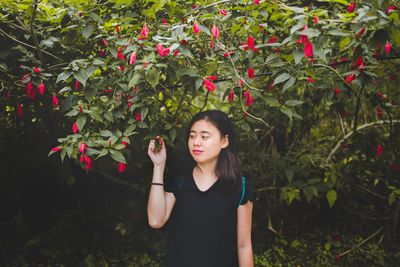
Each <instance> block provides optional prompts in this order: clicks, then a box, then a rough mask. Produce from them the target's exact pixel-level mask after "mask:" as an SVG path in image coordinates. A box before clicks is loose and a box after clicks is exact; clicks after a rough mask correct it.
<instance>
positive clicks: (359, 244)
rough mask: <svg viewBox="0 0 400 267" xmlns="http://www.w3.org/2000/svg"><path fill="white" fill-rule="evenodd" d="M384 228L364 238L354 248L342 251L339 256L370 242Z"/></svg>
mask: <svg viewBox="0 0 400 267" xmlns="http://www.w3.org/2000/svg"><path fill="white" fill-rule="evenodd" d="M382 230H383V227H381V228H379V229H378V231H376V232H375V233H373V234H372V235H371V236H369V237H368V238H366V239H364V240H363V241H362V242H360V243H358V244H357V245H355V246H353V247H352V248H350V249H348V250H346V251H345V252H342V253H340V254H339V255H338V256H339V257H343V256H344V255H346V254H348V253H350V252H351V251H352V250H353V249H356V248H359V247H360V246H362V245H363V244H365V243H366V242H368V241H369V240H370V239H372V238H373V237H375V236H376V235H377V234H379V232H381V231H382Z"/></svg>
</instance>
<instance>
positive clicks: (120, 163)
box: [118, 162, 126, 172]
mask: <svg viewBox="0 0 400 267" xmlns="http://www.w3.org/2000/svg"><path fill="white" fill-rule="evenodd" d="M125 169H126V164H125V163H123V162H119V163H118V172H124V171H125Z"/></svg>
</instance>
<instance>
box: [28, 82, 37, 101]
mask: <svg viewBox="0 0 400 267" xmlns="http://www.w3.org/2000/svg"><path fill="white" fill-rule="evenodd" d="M26 96H27V97H28V98H30V99H35V98H36V90H35V89H34V88H33V84H32V82H28V83H27V84H26Z"/></svg>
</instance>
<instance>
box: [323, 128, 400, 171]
mask: <svg viewBox="0 0 400 267" xmlns="http://www.w3.org/2000/svg"><path fill="white" fill-rule="evenodd" d="M384 123H390V121H374V122H371V123H367V124H364V125H361V126H360V127H357V131H360V130H362V129H364V128H368V127H371V126H374V125H375V124H384ZM392 123H400V120H395V121H392ZM357 131H352V132H349V133H347V134H346V135H345V136H343V138H342V139H340V141H339V142H337V144H336V145H335V147H334V148H333V149H332V150H331V152H330V153H329V155H328V157H327V158H326V160H325V162H327V163H328V162H329V161H330V160H331V158H332V156H333V155H334V154H335V153H336V151H337V150H338V149H339V147H340V145H341V144H342V143H343V142H344V140H346V139H347V138H349V137H350V136H352V135H353V134H354V133H356V132H357Z"/></svg>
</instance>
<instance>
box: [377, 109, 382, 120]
mask: <svg viewBox="0 0 400 267" xmlns="http://www.w3.org/2000/svg"><path fill="white" fill-rule="evenodd" d="M375 115H376V117H377V118H378V119H379V120H381V119H382V117H383V110H382V109H381V108H380V107H376V108H375Z"/></svg>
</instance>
